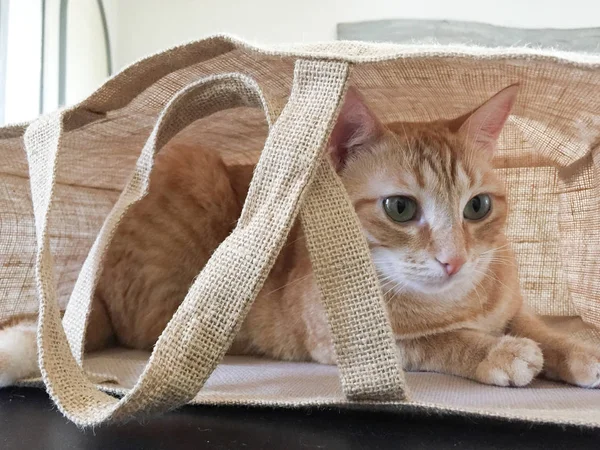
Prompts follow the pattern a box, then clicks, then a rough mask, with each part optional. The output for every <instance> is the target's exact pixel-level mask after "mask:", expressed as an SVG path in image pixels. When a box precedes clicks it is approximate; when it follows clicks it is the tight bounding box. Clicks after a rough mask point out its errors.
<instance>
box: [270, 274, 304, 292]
mask: <svg viewBox="0 0 600 450" xmlns="http://www.w3.org/2000/svg"><path fill="white" fill-rule="evenodd" d="M311 276H312V273H309V274H308V275H304V276H303V277H300V278H296V279H295V280H293V281H290V282H289V283H287V284H284V285H283V286H280V287H278V288H277V289H273V290H272V291H270V292H267V293H266V294H265V295H271V294H272V293H274V292H277V291H280V290H282V289H285V288H286V287H288V286H291V285H293V284H296V283H299V282H301V281H304V280H306V279H308V278H310V277H311Z"/></svg>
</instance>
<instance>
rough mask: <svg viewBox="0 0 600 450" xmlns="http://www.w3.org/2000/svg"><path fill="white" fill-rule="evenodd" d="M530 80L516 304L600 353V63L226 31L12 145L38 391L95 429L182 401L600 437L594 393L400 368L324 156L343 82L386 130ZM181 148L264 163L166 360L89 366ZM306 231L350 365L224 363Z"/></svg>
mask: <svg viewBox="0 0 600 450" xmlns="http://www.w3.org/2000/svg"><path fill="white" fill-rule="evenodd" d="M515 81H519V82H520V83H521V85H522V90H521V94H520V98H519V103H518V105H517V107H516V109H515V111H514V115H513V116H512V117H511V119H510V122H509V124H508V126H507V128H506V130H505V132H504V133H503V136H502V138H501V145H500V147H501V148H500V154H499V157H498V159H497V168H498V171H499V172H500V173H501V174H502V176H503V177H504V179H505V180H506V183H507V185H508V191H509V196H510V201H511V203H512V215H511V218H510V223H509V229H508V233H509V237H510V238H511V241H512V243H513V245H514V248H515V250H516V253H517V257H518V263H519V268H520V272H521V278H522V279H521V284H522V289H523V292H524V295H525V298H526V300H527V301H528V302H529V303H530V304H531V306H532V307H533V308H534V309H535V310H536V311H537V312H538V313H540V314H542V315H544V316H547V317H548V320H549V321H551V322H553V323H555V324H557V326H563V327H566V326H569V327H571V329H572V330H573V332H578V333H581V334H582V336H584V337H585V338H586V339H590V340H591V341H592V342H595V343H597V344H598V345H600V337H599V335H598V333H597V332H596V329H597V328H596V327H598V326H600V221H599V220H598V218H599V217H600V173H599V167H600V151H599V150H598V142H600V119H599V116H598V111H599V110H600V58H595V57H589V56H587V57H584V56H581V55H573V54H544V53H543V52H541V53H540V52H538V53H535V52H533V51H531V50H526V49H524V50H518V51H517V50H514V49H511V50H510V52H508V51H502V50H494V51H491V50H482V49H477V48H447V47H440V48H429V47H406V46H394V45H372V44H356V43H334V44H328V45H307V46H296V47H285V48H283V47H282V48H271V49H265V48H256V47H251V46H249V45H247V44H245V43H243V42H240V41H237V40H235V39H232V38H228V37H215V38H211V39H207V40H203V41H200V42H195V43H191V44H188V45H185V46H182V47H178V48H174V49H172V50H169V51H167V52H164V53H162V54H158V55H155V56H152V57H150V58H147V59H145V60H142V61H140V62H138V63H136V64H134V65H132V66H130V67H129V68H127V69H125V70H124V71H123V72H121V73H120V74H118V75H117V76H115V77H114V78H112V79H111V80H109V81H107V82H106V83H105V84H104V85H103V86H102V87H101V88H100V89H99V90H98V91H96V92H95V93H94V94H92V95H91V96H90V97H89V98H88V99H86V100H85V101H83V102H81V103H80V104H78V105H76V106H74V107H72V108H69V109H66V110H62V111H58V112H55V113H53V114H50V115H48V116H44V117H41V118H39V119H38V120H36V121H34V122H33V123H31V124H27V125H24V126H14V127H7V128H4V129H1V130H0V164H1V165H0V167H1V168H2V171H1V172H0V186H2V190H0V213H1V216H0V217H1V219H2V220H1V222H0V224H1V226H0V258H2V259H1V261H2V264H1V265H0V321H2V322H4V321H6V320H11V319H14V318H17V317H19V316H20V315H23V314H27V313H31V312H35V311H37V310H39V315H40V320H39V326H38V348H39V353H40V366H41V369H42V380H23V381H22V383H23V384H35V385H40V383H41V382H43V384H44V385H45V386H46V389H47V390H48V392H49V393H50V395H51V397H52V399H53V400H54V401H55V403H56V404H57V406H58V407H59V409H60V410H61V411H62V412H63V413H64V414H65V415H66V416H67V417H68V418H69V419H71V420H73V421H74V422H76V423H77V424H79V425H82V426H86V425H96V424H100V423H103V422H108V421H121V420H126V419H129V418H133V417H139V416H141V415H144V414H151V413H157V412H162V411H166V410H169V409H172V408H175V407H177V406H180V405H182V404H184V403H187V402H192V403H199V404H246V405H273V406H281V407H297V406H302V405H337V406H345V407H360V408H371V409H381V408H385V409H391V410H405V409H406V408H412V409H427V410H429V409H432V410H436V411H442V412H448V413H454V414H471V415H480V416H481V415H484V416H491V417H496V418H498V419H504V420H507V419H508V420H527V421H535V422H554V423H570V424H577V425H583V426H600V390H584V389H579V388H575V387H572V386H567V385H563V384H558V383H551V382H548V381H544V380H538V381H536V382H535V383H533V384H532V385H531V386H529V387H527V388H519V389H510V388H499V387H493V386H484V385H481V384H477V383H475V382H472V381H469V380H465V379H461V378H458V377H452V376H447V375H442V374H433V373H408V374H406V375H405V374H403V373H402V371H401V369H400V367H401V361H399V360H398V358H399V356H398V353H397V352H396V351H395V343H394V337H393V335H392V332H391V330H390V327H389V323H388V319H387V316H386V313H385V309H384V303H383V298H382V295H381V292H380V289H379V287H378V283H377V278H376V275H375V272H374V268H373V266H372V263H371V261H370V257H369V253H368V248H367V246H366V243H365V242H364V239H363V238H362V235H361V232H360V229H359V227H358V224H357V221H356V218H355V215H354V212H353V210H352V208H351V205H350V203H349V201H348V200H347V197H346V195H345V192H344V189H343V187H342V185H341V183H340V182H339V180H338V178H337V176H336V174H335V172H334V171H333V169H332V168H331V167H330V165H329V163H328V162H326V160H325V159H324V158H323V151H324V148H325V145H326V142H327V139H328V136H329V132H330V131H331V127H332V125H333V123H334V121H335V118H336V116H337V112H338V108H339V105H340V101H341V98H342V97H343V94H344V91H345V89H346V88H347V85H348V83H349V82H351V83H353V84H355V85H357V86H358V88H359V89H361V90H362V91H363V93H364V94H365V95H366V96H367V97H368V98H369V99H370V103H371V104H372V105H373V107H374V108H375V110H376V113H377V114H378V115H379V116H380V117H381V118H382V119H383V120H385V121H389V120H407V121H410V120H431V119H434V118H438V117H451V116H453V115H455V114H456V113H457V112H459V111H465V110H468V109H470V108H472V107H474V106H475V105H477V104H478V103H480V102H481V101H482V100H483V99H485V98H487V97H489V96H490V95H491V94H492V93H494V92H496V91H497V90H499V88H502V87H504V86H506V85H508V84H510V83H513V82H515ZM171 140H176V141H177V140H181V141H191V142H197V141H201V142H202V144H203V145H204V146H206V147H209V148H212V149H214V150H215V151H219V152H220V153H221V154H222V156H223V158H224V160H225V161H226V162H238V163H239V162H240V161H248V162H256V161H257V160H258V165H257V168H256V171H255V174H254V178H253V180H252V183H251V187H250V191H249V194H248V198H247V201H246V204H245V206H244V209H243V212H242V215H241V217H240V220H239V223H238V225H237V227H236V228H235V230H234V231H233V233H232V234H231V235H230V236H229V237H228V238H227V239H226V240H225V241H224V242H223V243H222V244H221V246H220V247H219V248H218V250H217V251H216V252H215V254H214V255H213V257H212V258H211V259H210V261H209V263H208V264H207V266H206V267H205V268H204V269H203V271H202V272H201V273H200V274H199V276H198V277H197V279H196V281H195V282H194V284H193V286H192V287H191V289H190V291H189V292H188V294H187V296H186V298H185V300H184V302H183V303H182V305H181V306H180V308H179V309H178V311H177V312H176V314H175V316H174V317H173V319H172V320H171V322H170V323H169V325H168V326H167V329H166V330H165V332H164V333H163V334H162V335H161V337H160V339H159V341H158V342H157V344H156V346H155V348H154V350H153V352H152V354H151V355H149V354H146V353H144V352H137V351H128V350H124V349H114V350H109V351H104V352H100V353H97V354H92V355H86V356H85V359H84V358H83V351H82V349H83V342H84V338H85V327H86V321H87V315H88V310H89V305H90V300H91V297H92V295H93V291H94V288H95V283H96V281H97V276H98V273H99V270H100V268H101V264H102V258H103V254H104V252H105V250H106V248H107V246H108V245H109V243H110V239H111V236H112V234H113V232H114V230H115V228H116V226H117V224H118V223H119V220H120V218H121V217H122V216H123V214H125V213H126V212H127V209H128V208H129V206H131V204H133V203H134V202H135V201H137V200H138V199H139V198H141V197H142V196H143V195H144V192H145V190H146V189H147V186H148V180H149V176H150V173H151V170H152V164H153V158H154V155H155V154H156V152H158V151H160V149H161V148H162V147H163V146H164V145H165V144H166V143H167V142H169V141H171ZM297 217H300V220H301V221H302V224H303V227H304V229H305V231H306V239H307V244H308V247H309V251H310V255H311V260H312V264H313V267H314V270H315V274H316V278H317V281H318V284H319V287H320V289H321V291H322V293H323V297H324V305H325V310H326V312H327V316H328V321H329V324H330V327H331V331H332V335H333V338H334V346H335V350H336V354H337V358H338V361H339V364H338V366H337V367H331V366H324V365H318V364H311V363H288V362H278V361H267V360H261V359H256V358H244V357H225V358H224V355H225V353H226V351H227V348H228V346H229V344H230V343H231V342H232V339H233V337H234V336H235V333H236V331H237V329H238V327H239V326H240V325H241V322H242V321H243V318H244V316H245V314H246V312H247V311H248V309H249V308H250V306H251V304H252V301H253V299H254V297H255V296H256V294H257V292H258V291H259V290H260V288H261V286H262V283H263V282H264V280H265V278H266V276H267V275H268V273H269V270H270V268H271V266H272V265H273V263H274V260H275V258H276V256H277V254H278V252H279V250H280V249H281V246H282V245H283V243H284V242H285V239H286V236H287V233H288V231H289V229H290V227H291V225H292V224H293V222H294V220H295V219H296V218H297ZM65 309H66V311H65V313H64V318H62V320H61V310H65ZM405 377H406V378H405ZM115 394H116V395H115Z"/></svg>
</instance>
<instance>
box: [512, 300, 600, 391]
mask: <svg viewBox="0 0 600 450" xmlns="http://www.w3.org/2000/svg"><path fill="white" fill-rule="evenodd" d="M511 331H512V333H513V334H515V335H517V336H524V337H528V338H530V339H533V340H534V341H536V342H537V343H538V344H539V345H540V347H541V348H542V352H543V353H544V376H546V377H547V378H550V379H554V380H562V381H566V382H567V383H570V384H574V385H577V386H581V387H586V388H595V387H599V386H600V348H597V347H594V346H593V345H591V344H588V343H586V342H583V341H582V340H580V339H577V338H574V337H571V336H568V335H567V334H565V333H561V332H559V331H557V330H554V329H552V328H550V327H549V326H548V325H546V323H544V321H543V320H542V319H540V318H539V317H537V316H536V315H535V314H533V313H531V312H529V311H527V310H525V309H522V310H521V311H520V312H519V313H518V314H517V315H516V316H515V317H514V318H513V320H512V323H511Z"/></svg>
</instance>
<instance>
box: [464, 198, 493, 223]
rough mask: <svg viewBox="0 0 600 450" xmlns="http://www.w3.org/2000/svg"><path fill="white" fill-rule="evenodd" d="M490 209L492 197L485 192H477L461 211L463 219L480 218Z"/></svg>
mask: <svg viewBox="0 0 600 450" xmlns="http://www.w3.org/2000/svg"><path fill="white" fill-rule="evenodd" d="M491 209H492V199H491V198H490V196H489V195H487V194H479V195H476V196H475V197H473V198H472V199H471V200H469V202H468V203H467V205H466V206H465V209H464V211H463V215H464V216H465V219H468V220H481V219H483V218H484V217H485V216H487V215H488V214H489V212H490V210H491Z"/></svg>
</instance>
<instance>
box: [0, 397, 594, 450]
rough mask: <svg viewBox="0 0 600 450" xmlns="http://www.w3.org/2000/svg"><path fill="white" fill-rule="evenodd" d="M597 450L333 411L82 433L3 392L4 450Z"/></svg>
mask: <svg viewBox="0 0 600 450" xmlns="http://www.w3.org/2000/svg"><path fill="white" fill-rule="evenodd" d="M599 448H600V431H591V430H581V429H576V428H561V427H554V426H534V427H532V426H528V425H523V424H517V425H505V424H497V423H495V422H492V421H489V420H480V419H478V420H473V419H461V418H453V417H439V416H427V415H414V414H403V415H399V414H391V413H365V412H349V411H339V410H332V409H325V410H323V409H310V410H308V409H303V410H273V409H266V408H262V409H258V408H230V407H185V408H182V409H180V410H179V411H176V412H173V413H170V414H166V415H164V416H161V417H156V418H153V419H150V420H147V421H146V422H144V423H137V422H136V423H129V424H126V425H120V426H103V427H98V428H96V429H94V430H85V431H82V430H80V429H78V428H77V427H76V426H75V425H73V424H72V423H70V422H68V421H67V420H66V419H65V418H64V417H63V416H62V415H61V414H60V412H59V411H58V410H57V409H56V407H54V406H53V405H52V404H51V402H50V400H49V399H48V396H47V395H46V393H45V392H43V391H41V390H36V389H15V388H9V389H0V449H2V450H17V449H18V450H36V449H44V450H54V449H57V450H58V449H60V450H69V449H90V450H91V449H94V450H100V449H102V450H125V449H127V450H137V449H140V450H141V449H175V450H177V449H245V450H253V449H269V450H278V449H284V450H296V449H303V450H306V449H323V450H338V449H368V450H376V449H411V450H413V449H436V450H437V449H477V450H482V449H498V450H505V449H506V450H516V449H518V450H522V449H525V450H526V449H565V450H567V449H568V450H573V449H578V450H585V449H599Z"/></svg>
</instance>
